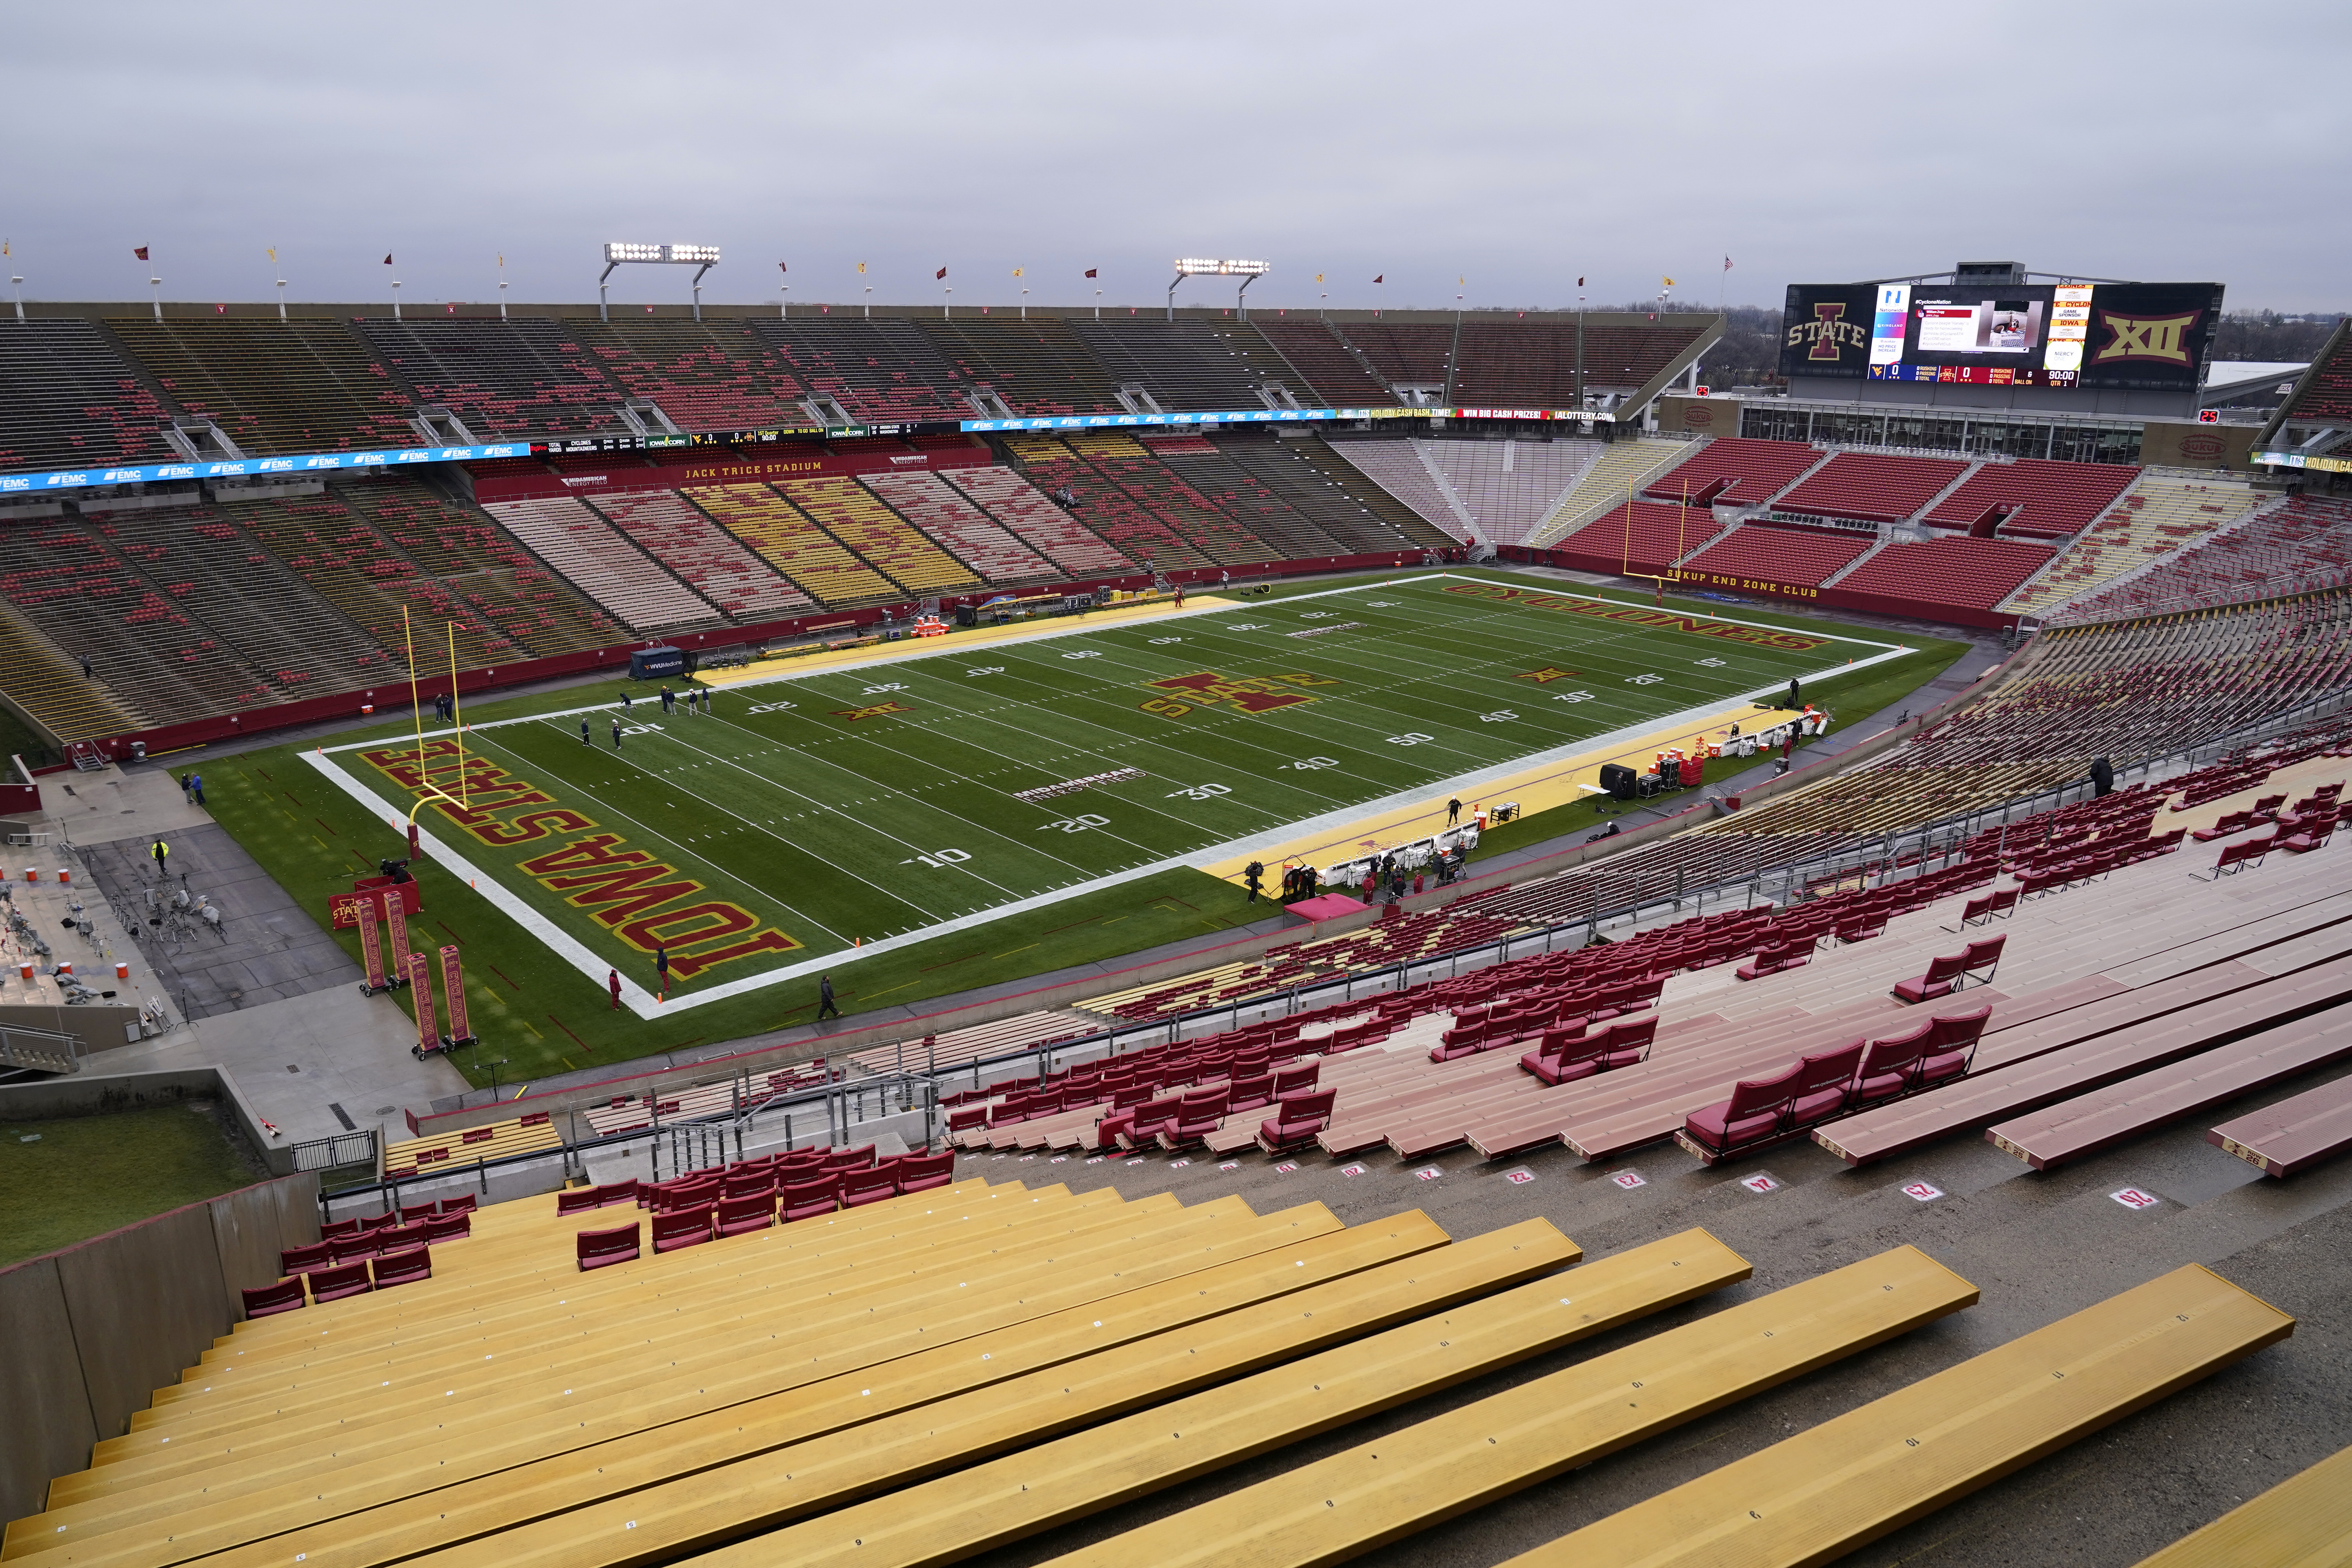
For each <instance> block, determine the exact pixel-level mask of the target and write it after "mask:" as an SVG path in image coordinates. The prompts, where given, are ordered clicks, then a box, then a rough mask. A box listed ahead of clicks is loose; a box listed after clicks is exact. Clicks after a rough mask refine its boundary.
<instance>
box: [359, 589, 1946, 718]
mask: <svg viewBox="0 0 2352 1568" xmlns="http://www.w3.org/2000/svg"><path fill="white" fill-rule="evenodd" d="M1448 577H1451V578H1454V579H1456V580H1457V581H1460V582H1464V583H1484V584H1489V585H1495V579H1493V578H1492V577H1470V576H1465V575H1464V574H1461V573H1459V572H1430V573H1425V574H1423V575H1421V576H1418V577H1391V578H1388V579H1385V580H1383V581H1381V582H1379V583H1369V584H1358V585H1357V586H1355V587H1352V588H1325V589H1321V590H1319V591H1318V592H1316V593H1312V594H1293V595H1290V596H1289V597H1288V598H1286V599H1272V600H1268V601H1267V605H1268V606H1269V607H1270V606H1271V605H1299V604H1304V603H1306V602H1307V600H1309V599H1328V598H1330V597H1333V596H1334V595H1347V594H1369V593H1385V592H1387V591H1388V590H1390V589H1391V588H1407V587H1411V586H1412V585H1413V584H1417V583H1434V582H1437V581H1439V580H1441V579H1444V578H1448ZM1501 585H1502V586H1507V587H1517V586H1518V584H1501ZM1537 591H1538V592H1541V593H1543V594H1544V595H1548V596H1549V597H1552V598H1558V599H1589V600H1591V601H1592V602H1593V603H1594V604H1599V605H1617V606H1619V607H1620V608H1622V609H1630V610H1638V609H1643V608H1646V607H1647V606H1645V605H1637V604H1634V603H1633V602H1632V601H1631V600H1627V599H1604V598H1602V597H1601V595H1598V594H1580V593H1577V592H1575V591H1574V590H1571V589H1555V588H1544V589H1540V590H1537ZM1490 602H1491V603H1495V604H1507V603H1509V601H1508V600H1499V599H1498V600H1494V601H1490ZM1252 609H1253V606H1251V605H1245V604H1244V605H1207V606H1205V607H1203V608H1201V609H1197V610H1177V611H1173V612H1171V614H1169V615H1165V616H1160V617H1159V618H1158V619H1156V620H1153V621H1150V622H1149V623H1146V622H1141V621H1136V622H1124V623H1121V624H1119V625H1117V626H1087V625H1085V624H1084V623H1083V621H1082V622H1081V623H1080V624H1079V625H1076V626H1058V627H1055V628H1054V629H1052V630H1049V631H1037V632H1033V633H1031V634H1030V635H1029V636H1027V637H1015V638H1012V639H1009V641H1010V642H1013V643H1017V644H1019V645H1020V646H1022V647H1026V646H1028V645H1029V644H1031V643H1036V642H1051V641H1054V640H1056V639H1058V638H1061V637H1090V636H1093V635H1095V634H1097V633H1111V632H1119V631H1124V630H1126V629H1128V627H1129V626H1143V625H1147V624H1148V625H1150V626H1163V625H1165V624H1166V623H1167V622H1169V621H1172V620H1188V621H1189V620H1192V619H1193V618H1194V617H1195V616H1223V615H1232V614H1235V613H1239V612H1245V611H1250V610H1252ZM1595 618H1596V619H1597V618H1598V617H1595ZM1696 618H1698V619H1702V620H1709V621H1717V622H1720V623H1721V624H1722V625H1724V626H1754V627H1756V628H1758V629H1759V630H1761V631H1768V632H1784V631H1787V630H1788V629H1789V628H1788V627H1787V626H1774V625H1773V624H1772V623H1771V622H1769V621H1744V620H1741V619H1739V618H1738V617H1737V616H1718V615H1714V614H1712V613H1702V614H1701V615H1700V616H1697V617H1696ZM1625 625H1626V626H1629V627H1630V628H1631V629H1633V630H1636V631H1665V630H1671V628H1667V627H1661V626H1637V625H1635V624H1634V623H1632V622H1627V623H1625ZM1681 635H1685V636H1689V635H1694V634H1689V633H1685V634H1681ZM1797 635H1798V636H1800V637H1820V638H1821V639H1822V640H1823V641H1824V642H1845V643H1852V644H1853V645H1854V646H1855V647H1875V648H1886V649H1891V650H1894V651H1895V652H1900V653H1914V652H1916V651H1917V650H1916V649H1915V648H1909V647H1904V646H1902V645H1901V644H1899V643H1883V642H1874V641H1872V640H1871V639H1870V638H1868V637H1841V636H1839V635H1838V634H1837V633H1835V632H1800V633H1798V634H1797ZM926 640H928V639H926ZM1002 646H1005V645H1003V644H997V643H990V644H987V645H984V647H973V648H968V649H962V650H958V649H955V648H951V647H940V648H934V647H924V646H921V645H920V644H917V645H916V646H912V647H899V648H888V647H886V648H880V649H877V650H876V651H875V653H874V655H873V656H872V657H871V658H867V659H866V660H864V661H863V662H860V663H856V664H836V665H829V666H827V667H826V668H823V669H784V670H778V671H777V672H776V673H775V674H773V675H762V676H761V677H759V678H758V679H752V680H736V681H730V682H729V683H728V684H727V685H725V686H723V687H716V688H713V689H714V690H722V691H750V690H751V689H754V688H757V687H761V686H774V685H777V684H778V683H780V682H783V681H792V680H815V679H820V678H822V677H824V676H828V675H854V674H856V673H857V672H859V671H861V670H865V669H870V668H874V667H876V666H878V665H888V664H904V663H906V662H908V660H910V659H921V658H960V657H969V656H971V655H973V654H980V653H982V652H984V651H986V649H987V648H991V647H1002ZM1767 651H1769V650H1767ZM1885 657H1886V655H1885V654H1880V655H1878V656H1876V657H1875V658H1871V659H1857V660H1855V661H1854V663H1853V666H1852V667H1851V668H1855V669H1860V668H1863V666H1864V665H1865V664H1872V663H1875V662H1877V659H1878V658H1885ZM1836 668H1837V669H1844V668H1848V667H1847V666H1845V665H1843V664H1841V665H1839V666H1837V667H1836ZM1834 673H1836V671H1835V670H1823V671H1822V672H1821V674H1819V675H1808V676H1801V677H1799V678H1798V679H1802V680H1818V679H1822V678H1823V677H1824V676H1828V675H1832V674H1834ZM1724 700H1725V701H1727V702H1731V701H1737V700H1738V698H1737V697H1736V696H1734V697H1727V698H1725V699H1724ZM646 701H648V702H651V703H653V704H654V705H655V706H656V707H658V706H660V702H659V700H658V699H656V698H647V699H646ZM619 707H620V704H618V703H616V702H602V703H595V704H592V705H591V706H589V707H586V708H551V709H550V710H547V711H546V712H544V713H526V714H523V715H521V716H520V717H518V718H513V719H492V720H490V721H488V722H486V723H480V724H468V725H467V726H466V730H467V733H468V734H470V733H472V732H473V731H476V730H499V729H504V728H505V727H506V726H507V725H509V724H535V723H539V722H541V721H545V720H549V719H573V718H577V717H579V716H580V715H581V714H583V713H605V712H611V711H613V710H617V709H618V708H619ZM454 733H456V731H454V730H427V731H425V739H427V740H431V739H432V738H433V737H435V736H436V735H448V734H454ZM408 738H409V739H412V740H413V739H414V738H415V737H414V736H410V737H408ZM399 743H400V742H399V740H398V739H391V740H377V741H351V742H345V743H344V744H342V745H340V746H329V747H327V748H326V751H327V753H328V754H329V755H330V756H331V755H333V754H334V753H335V752H357V751H362V750H373V749H374V748H376V747H379V746H386V745H397V744H399Z"/></svg>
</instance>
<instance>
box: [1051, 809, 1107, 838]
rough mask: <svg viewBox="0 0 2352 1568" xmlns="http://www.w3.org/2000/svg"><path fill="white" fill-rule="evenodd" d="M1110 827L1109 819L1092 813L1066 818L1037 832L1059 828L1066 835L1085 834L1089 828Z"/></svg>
mask: <svg viewBox="0 0 2352 1568" xmlns="http://www.w3.org/2000/svg"><path fill="white" fill-rule="evenodd" d="M1108 826H1110V818H1109V817H1108V816H1095V815H1094V814H1093V813H1092V812H1088V813H1087V814H1085V815H1084V816H1065V817H1062V818H1060V819H1059V820H1057V821H1054V822H1049V823H1047V824H1045V826H1044V827H1041V828H1039V829H1038V830H1037V831H1038V832H1040V833H1045V832H1047V831H1049V830H1051V829H1053V828H1056V827H1058V828H1060V829H1061V830H1062V831H1063V832H1065V833H1084V832H1085V831H1086V830H1087V828H1089V827H1108Z"/></svg>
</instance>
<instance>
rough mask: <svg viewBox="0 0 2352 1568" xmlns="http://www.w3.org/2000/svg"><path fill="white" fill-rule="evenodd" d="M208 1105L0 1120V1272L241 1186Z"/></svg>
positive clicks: (232, 1150) (250, 1175) (253, 1173)
mask: <svg viewBox="0 0 2352 1568" xmlns="http://www.w3.org/2000/svg"><path fill="white" fill-rule="evenodd" d="M216 1114H217V1111H216V1109H215V1106H214V1104H213V1102H211V1101H209V1100H190V1101H188V1102H186V1103H185V1104H182V1105H170V1106H157V1107H152V1108H150V1109H148V1110H121V1111H114V1112H110V1113H109V1114H106V1115H100V1116H68V1117H59V1118H56V1119H54V1120H51V1121H21V1122H19V1121H11V1122H6V1123H0V1192H5V1193H6V1194H8V1197H7V1201H6V1202H5V1203H0V1268H5V1267H7V1266H8V1265H9V1264H11V1263H16V1262H21V1261H22V1260H24V1259H25V1258H37V1257H38V1256H40V1255H41V1254H42V1253H44V1252H54V1251H56V1250H57V1249H58V1247H70V1246H72V1245H73V1244H74V1243H75V1242H77V1241H87V1240H89V1238H90V1237H93V1236H103V1235H105V1234H106V1233H107V1232H108V1231H110V1230H115V1229H118V1228H120V1227H121V1226H126V1225H130V1224H131V1223H133V1222H134V1221H137V1220H142V1219H147V1218H150V1217H151V1216H152V1215H159V1214H163V1213H164V1212H165V1211H166V1210H170V1209H175V1208H179V1207H181V1206H182V1205H186V1204H192V1203H195V1202H197V1201H199V1200H201V1199H204V1198H211V1197H218V1196H219V1195H220V1194H223V1193H226V1192H233V1191H235V1190H236V1188H238V1187H243V1186H249V1185H251V1184H253V1183H255V1182H258V1181H260V1180H262V1179H263V1178H264V1175H265V1173H263V1172H260V1171H257V1170H256V1169H254V1168H253V1167H252V1166H251V1165H249V1164H247V1162H246V1160H245V1159H244V1157H243V1156H241V1155H240V1154H239V1153H238V1152H237V1151H236V1147H235V1146H234V1145H233V1144H231V1143H230V1142H229V1140H228V1137H227V1135H226V1133H225V1132H223V1131H221V1128H220V1125H219V1123H218V1122H217V1121H215V1116H216Z"/></svg>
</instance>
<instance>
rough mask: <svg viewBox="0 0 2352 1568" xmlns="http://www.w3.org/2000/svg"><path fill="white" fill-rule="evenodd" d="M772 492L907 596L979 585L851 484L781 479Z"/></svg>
mask: <svg viewBox="0 0 2352 1568" xmlns="http://www.w3.org/2000/svg"><path fill="white" fill-rule="evenodd" d="M776 488H777V489H779V490H781V491H782V492H783V494H784V496H785V498H786V499H787V500H790V501H792V503H793V505H795V506H797V507H799V508H800V509H801V510H803V511H804V512H806V513H808V514H809V516H811V517H813V518H814V519H815V520H816V521H818V522H820V523H822V524H824V528H825V530H826V531H828V532H830V533H831V534H832V535H833V536H834V537H835V539H838V540H840V541H841V542H843V543H844V544H846V545H848V546H849V547H850V548H851V549H852V550H855V551H856V552H857V553H858V554H859V555H860V556H861V557H863V558H864V559H865V560H866V561H867V562H869V563H872V564H873V565H874V566H875V567H876V568H877V569H878V570H880V571H882V572H884V573H886V574H888V575H889V577H890V578H891V579H892V580H893V581H895V582H896V583H897V584H898V585H899V586H900V587H902V588H904V589H906V590H907V592H908V593H909V594H912V595H930V594H956V593H961V592H962V591H964V590H965V589H967V588H977V587H979V586H980V579H979V578H978V577H976V576H974V575H973V574H972V572H971V568H969V567H967V566H965V565H964V564H963V563H961V562H960V561H958V560H956V559H955V557H953V556H951V555H950V554H948V553H947V552H945V551H943V550H941V549H940V548H939V547H938V546H937V545H934V544H933V543H931V542H929V540H927V539H925V538H924V537H923V536H922V535H921V534H920V533H919V532H918V531H916V530H914V529H913V528H910V527H908V524H907V521H906V520H905V519H903V518H901V517H899V516H898V514H897V513H896V512H894V511H892V510H890V509H889V508H888V507H887V505H885V504H884V503H883V501H882V500H881V499H880V498H879V497H878V496H877V495H876V494H875V493H874V492H872V491H870V490H868V489H866V488H865V487H864V486H863V485H860V484H859V483H858V482H857V481H856V479H783V480H781V481H779V482H778V483H777V486H776Z"/></svg>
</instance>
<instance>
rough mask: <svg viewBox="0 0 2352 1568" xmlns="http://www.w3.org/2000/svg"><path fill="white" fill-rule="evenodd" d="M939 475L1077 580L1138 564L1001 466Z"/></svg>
mask: <svg viewBox="0 0 2352 1568" xmlns="http://www.w3.org/2000/svg"><path fill="white" fill-rule="evenodd" d="M1052 445H1056V446H1058V445H1059V443H1052ZM1066 455H1067V454H1066V449H1065V456H1066ZM939 477H940V479H945V480H946V481H947V482H948V483H949V484H950V486H952V487H954V488H955V489H958V490H960V491H961V492H962V493H963V494H964V495H965V496H966V497H968V498H969V499H970V500H972V501H974V502H975V503H977V504H978V505H980V506H982V507H983V508H985V509H986V510H988V512H989V514H990V515H991V516H992V517H993V518H994V519H995V520H996V521H999V522H1001V523H1003V525H1004V526H1005V527H1006V528H1008V529H1010V530H1012V531H1013V534H1014V536H1015V537H1017V538H1019V539H1020V540H1021V541H1022V542H1024V543H1025V544H1027V545H1028V546H1029V547H1030V548H1031V549H1032V550H1034V551H1036V552H1037V553H1039V554H1040V555H1043V556H1044V557H1045V559H1046V560H1048V561H1051V562H1052V563H1054V564H1055V566H1057V567H1059V568H1060V569H1061V570H1062V571H1063V572H1064V573H1066V574H1068V575H1070V576H1072V577H1074V578H1080V579H1084V578H1088V577H1105V576H1111V577H1123V576H1128V575H1131V574H1133V573H1134V571H1135V563H1134V562H1132V561H1129V559H1128V558H1127V557H1126V556H1124V555H1122V554H1120V553H1119V552H1118V551H1117V550H1115V549H1113V548H1112V547H1111V546H1110V545H1108V544H1107V543H1105V542H1103V541H1102V540H1101V539H1100V538H1098V537H1097V536H1096V534H1095V533H1094V531H1092V530H1090V529H1088V528H1087V526H1086V524H1084V523H1082V522H1080V521H1078V520H1077V519H1076V518H1075V517H1072V516H1071V515H1070V514H1069V513H1068V512H1066V511H1064V510H1062V509H1061V508H1060V507H1059V506H1056V505H1055V503H1054V502H1052V501H1050V500H1046V499H1045V497H1044V496H1043V495H1041V494H1039V493H1038V491H1037V488H1036V487H1035V486H1034V485H1032V484H1031V483H1030V482H1029V481H1028V480H1027V479H1024V478H1023V477H1022V476H1021V475H1019V474H1017V473H1015V472H1013V470H1012V469H1011V468H1005V467H1004V466H1003V465H1002V464H991V465H990V466H989V467H987V468H947V469H942V470H940V476H939Z"/></svg>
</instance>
